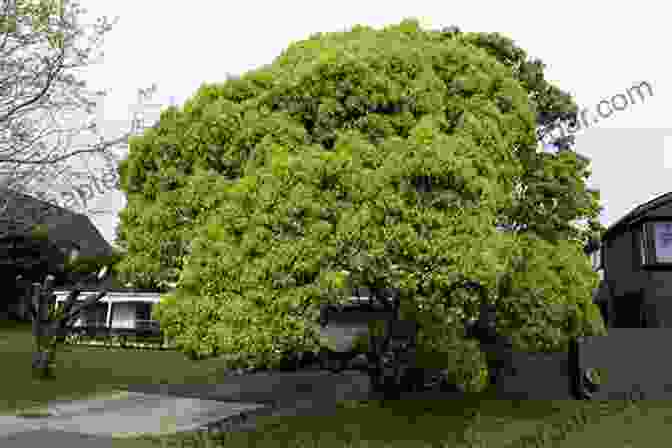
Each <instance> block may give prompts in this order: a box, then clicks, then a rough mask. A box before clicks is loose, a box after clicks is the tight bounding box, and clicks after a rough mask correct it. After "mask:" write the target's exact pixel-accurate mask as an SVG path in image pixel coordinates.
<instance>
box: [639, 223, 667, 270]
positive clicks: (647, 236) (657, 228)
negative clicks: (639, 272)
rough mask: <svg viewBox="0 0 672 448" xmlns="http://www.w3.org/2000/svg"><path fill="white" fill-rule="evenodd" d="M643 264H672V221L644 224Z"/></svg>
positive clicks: (642, 238) (642, 236)
mask: <svg viewBox="0 0 672 448" xmlns="http://www.w3.org/2000/svg"><path fill="white" fill-rule="evenodd" d="M640 248H641V257H642V265H645V266H652V265H669V266H672V221H653V222H646V223H644V224H643V225H642V232H641V241H640Z"/></svg>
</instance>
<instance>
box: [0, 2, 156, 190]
mask: <svg viewBox="0 0 672 448" xmlns="http://www.w3.org/2000/svg"><path fill="white" fill-rule="evenodd" d="M1 8H2V10H1V11H0V186H1V187H4V188H11V189H14V190H17V191H21V192H24V193H30V194H34V193H36V192H34V191H32V189H34V188H35V185H39V184H41V183H44V181H45V180H50V181H51V183H52V184H53V182H54V180H56V179H58V180H59V181H60V183H63V184H68V183H69V180H70V179H72V178H73V176H76V175H77V174H79V173H76V172H75V171H74V170H73V168H72V161H73V159H75V158H78V159H80V160H82V158H86V157H89V158H91V157H97V158H98V159H99V160H100V159H102V160H104V161H105V162H106V163H108V166H110V165H111V164H113V166H116V163H117V158H118V157H116V156H115V154H114V153H113V151H112V150H113V149H114V148H119V147H120V146H122V147H123V146H125V145H127V143H128V138H129V136H130V135H132V133H133V130H132V129H129V130H128V132H123V133H121V134H120V135H117V136H115V137H114V138H112V139H107V140H106V139H105V138H103V137H102V136H101V135H100V128H99V126H98V123H97V122H96V121H95V116H94V115H95V111H94V109H95V107H96V100H97V99H99V98H101V97H104V96H105V95H106V94H107V92H104V91H95V92H91V91H88V90H87V89H86V82H84V81H81V80H78V79H77V77H76V76H75V72H76V71H77V70H78V69H81V68H84V67H87V66H90V65H91V64H95V63H96V62H97V57H98V55H97V53H96V52H97V50H98V48H99V47H100V44H101V43H102V40H103V36H104V34H105V33H107V32H109V31H110V30H111V29H112V26H113V25H114V23H115V22H116V21H117V20H118V17H117V18H115V19H114V21H113V22H109V21H108V18H107V17H102V18H98V19H97V21H96V23H95V24H93V25H82V24H80V22H79V17H80V16H81V14H83V13H85V12H86V10H85V9H82V8H79V4H78V3H75V2H71V1H70V0H39V1H36V0H3V2H2V7H1ZM89 28H92V31H91V32H90V33H87V32H86V31H87V29H89ZM83 39H86V40H87V41H88V44H86V45H83V44H82V40H83ZM102 55H103V52H102V51H101V52H100V55H99V56H102ZM155 89H156V86H155V85H153V86H152V87H151V88H150V89H148V90H142V89H141V91H142V92H147V91H149V92H153V91H154V90H155ZM73 117H74V119H73ZM85 117H86V119H85ZM89 118H94V120H90V119H89ZM87 133H90V134H91V135H92V136H93V140H97V141H96V142H95V143H92V144H86V145H83V146H82V147H75V146H73V142H72V139H73V137H74V136H80V137H81V136H82V135H85V134H87ZM89 175H90V176H92V177H97V176H99V175H100V173H99V172H98V173H97V172H95V171H94V172H90V173H89ZM36 195H37V196H38V197H39V196H41V197H40V198H41V199H43V200H47V201H50V200H51V199H52V198H49V197H48V195H45V194H44V192H42V194H39V192H37V194H36Z"/></svg>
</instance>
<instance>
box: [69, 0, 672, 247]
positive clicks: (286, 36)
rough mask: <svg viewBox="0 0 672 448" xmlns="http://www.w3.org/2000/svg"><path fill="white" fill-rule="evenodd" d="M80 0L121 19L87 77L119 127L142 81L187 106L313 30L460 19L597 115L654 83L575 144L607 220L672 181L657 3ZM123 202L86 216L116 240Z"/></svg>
mask: <svg viewBox="0 0 672 448" xmlns="http://www.w3.org/2000/svg"><path fill="white" fill-rule="evenodd" d="M80 2H81V5H82V6H83V7H84V8H86V9H88V11H89V17H91V19H90V20H93V19H95V17H98V16H101V15H107V16H109V17H110V18H112V17H114V16H119V17H120V19H119V22H118V23H117V25H116V26H115V27H114V29H113V30H112V31H111V32H110V33H108V35H107V37H106V39H105V43H104V46H103V50H104V52H105V56H104V58H103V61H102V63H101V64H99V65H97V66H95V67H92V68H91V69H90V70H88V72H87V73H86V74H85V76H83V78H84V79H86V80H87V81H88V82H89V87H91V88H95V89H107V90H108V91H109V94H108V96H107V98H106V99H105V102H104V106H103V107H101V110H100V113H102V114H104V115H103V117H104V118H103V119H104V120H105V123H104V130H105V132H107V131H109V132H111V133H112V135H114V132H115V130H118V129H128V124H129V120H130V117H131V112H130V111H129V105H134V104H136V103H137V88H138V87H146V86H149V85H151V84H152V83H154V82H155V83H156V84H157V85H158V91H157V95H156V97H155V99H154V101H153V102H157V103H159V104H163V105H168V104H169V103H170V102H171V97H172V98H173V100H172V101H174V102H175V103H177V104H182V103H183V102H184V101H185V100H186V99H187V98H189V97H190V96H191V95H193V93H194V92H195V91H196V89H197V88H198V86H199V85H200V84H201V83H202V82H221V81H223V80H224V79H225V77H226V74H227V73H230V74H240V73H243V72H245V71H247V70H250V69H254V68H256V67H259V66H261V65H265V64H268V63H270V62H272V60H273V59H274V58H275V57H276V56H278V55H279V53H280V52H281V51H282V50H283V49H284V48H286V47H287V46H288V44H289V43H290V42H292V41H297V40H301V39H304V38H307V37H308V36H309V35H310V34H311V33H314V32H318V31H322V32H325V31H339V30H344V29H346V28H349V27H351V26H352V25H355V24H363V25H370V26H373V27H376V28H378V27H381V26H383V25H387V24H392V23H398V22H399V21H401V20H402V19H403V18H405V17H418V18H419V19H421V20H422V21H424V24H425V25H426V26H428V27H431V28H441V27H444V26H450V25H457V26H458V27H460V29H462V30H463V31H485V32H495V31H498V32H501V33H503V34H505V35H507V36H509V37H510V38H512V39H514V40H515V41H516V42H517V43H518V45H520V46H521V47H522V48H524V49H525V50H526V51H527V52H528V55H529V56H532V57H539V58H541V59H542V60H543V61H544V62H545V63H546V65H547V68H546V76H547V79H549V80H551V81H553V82H555V83H556V84H557V85H558V86H559V87H560V88H562V89H563V90H566V91H568V92H570V93H571V94H572V95H573V96H574V97H575V99H576V102H577V103H578V104H579V106H580V107H582V108H587V109H589V110H590V111H591V114H594V113H595V112H594V111H595V108H596V106H597V104H598V102H599V101H601V100H603V99H606V100H609V99H610V98H611V97H612V96H613V95H616V94H619V93H624V94H626V95H627V93H626V89H628V88H630V87H632V86H633V85H635V84H639V83H640V82H642V81H647V82H649V83H650V85H651V86H652V89H653V96H652V97H649V96H647V97H646V98H645V99H644V100H641V99H640V98H639V97H638V96H637V95H636V94H635V98H636V102H637V103H636V104H629V105H628V106H627V107H626V108H625V109H624V110H622V111H617V112H614V113H613V115H612V116H611V117H609V118H603V119H601V120H600V121H599V123H595V124H592V125H591V127H590V128H588V129H586V130H582V131H580V132H579V133H577V134H576V135H577V137H576V142H577V144H576V146H575V150H576V151H577V152H579V153H582V154H584V155H586V156H588V157H590V158H591V160H592V172H593V175H592V177H591V178H590V179H589V186H590V187H593V188H599V189H600V190H601V193H602V205H603V206H604V207H605V209H604V211H603V213H602V215H601V221H602V223H603V224H605V225H610V224H612V223H613V222H614V221H615V220H616V219H618V218H620V217H621V216H622V215H624V214H625V213H627V212H628V211H630V210H631V209H632V208H634V207H635V206H637V205H638V204H640V203H642V202H645V201H648V200H650V199H652V198H653V197H655V196H657V195H660V194H663V193H666V192H668V191H670V189H671V188H670V182H669V178H670V174H672V131H671V130H670V125H669V114H668V113H667V110H668V109H667V107H666V100H668V99H670V98H671V97H672V95H671V89H670V86H669V82H668V80H670V79H672V76H671V75H672V73H671V72H672V65H671V64H669V58H668V51H669V50H668V49H667V48H668V47H667V45H666V43H669V42H670V41H671V40H670V37H671V36H670V34H672V33H671V32H670V31H669V30H670V26H669V14H667V12H668V11H667V10H666V8H665V7H664V6H661V5H664V3H662V2H660V3H658V2H653V1H639V2H635V3H632V2H622V3H621V2H607V1H596V2H586V1H582V2H578V1H565V2H562V3H555V4H551V3H548V4H546V3H544V4H542V3H539V2H537V1H535V2H532V1H520V0H519V1H516V2H500V1H496V2H495V1H493V2H487V4H484V2H459V3H455V2H449V1H442V2H438V1H425V0H416V1H412V2H398V3H396V2H389V1H385V2H383V1H380V0H371V1H367V2H362V1H358V2H351V1H349V0H341V1H338V2H315V1H311V2H307V1H292V0H289V1H284V2H264V3H263V4H262V3H259V2H250V3H247V2H233V3H230V2H222V1H214V0H210V1H207V0H191V1H190V2H181V1H180V2H178V1H166V0H163V1H158V0H143V1H129V0H115V1H114V2H111V1H103V0H80ZM665 36H667V37H665ZM622 104H623V103H622V102H619V103H617V106H620V105H622ZM666 136H667V138H666ZM124 201H125V200H124V198H123V195H122V194H121V193H120V192H110V193H107V194H104V195H102V196H99V197H98V199H97V201H96V202H95V204H94V206H95V207H97V208H104V209H105V210H107V211H108V213H109V214H107V215H92V216H91V218H92V220H93V221H94V223H95V224H96V225H97V226H98V228H99V229H100V230H101V232H102V234H103V236H104V237H105V238H106V239H107V240H108V241H109V242H112V240H113V239H114V226H115V225H116V224H117V222H118V219H117V216H116V213H117V212H118V211H119V210H120V209H121V208H122V207H123V205H124Z"/></svg>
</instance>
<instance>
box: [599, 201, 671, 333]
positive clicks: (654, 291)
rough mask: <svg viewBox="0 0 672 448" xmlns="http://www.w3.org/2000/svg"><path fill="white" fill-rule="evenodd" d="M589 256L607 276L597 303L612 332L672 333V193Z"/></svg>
mask: <svg viewBox="0 0 672 448" xmlns="http://www.w3.org/2000/svg"><path fill="white" fill-rule="evenodd" d="M586 252H588V253H589V254H591V256H592V257H593V268H594V269H595V270H596V271H603V274H602V278H603V280H602V282H601V284H600V287H599V289H598V290H597V291H596V293H595V295H594V300H595V303H597V304H598V305H599V306H600V309H601V310H602V314H603V317H604V318H605V323H606V325H607V327H608V328H668V327H672V193H666V194H664V195H661V196H659V197H657V198H655V199H653V200H651V201H649V202H646V203H645V204H642V205H640V206H639V207H637V208H635V209H634V210H632V211H631V212H630V213H628V214H627V215H625V216H624V217H623V218H621V219H619V220H618V221H617V222H616V223H615V224H613V225H612V226H611V227H609V228H608V229H607V230H606V232H605V233H604V235H603V236H602V239H601V241H600V243H599V246H598V245H594V246H593V247H586Z"/></svg>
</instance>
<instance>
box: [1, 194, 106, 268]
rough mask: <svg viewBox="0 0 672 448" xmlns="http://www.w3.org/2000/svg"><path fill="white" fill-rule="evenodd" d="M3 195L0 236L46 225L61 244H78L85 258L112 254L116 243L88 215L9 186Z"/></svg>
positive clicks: (50, 235)
mask: <svg viewBox="0 0 672 448" xmlns="http://www.w3.org/2000/svg"><path fill="white" fill-rule="evenodd" d="M0 195H1V198H0V210H2V212H1V213H0V237H4V236H8V235H12V234H13V235H17V234H22V233H23V234H25V231H26V229H27V228H28V227H27V225H30V224H43V225H44V226H45V227H46V228H47V232H48V235H49V240H50V241H52V242H53V243H54V244H55V245H56V246H58V247H70V246H74V247H77V248H78V249H79V253H80V255H81V256H83V257H95V256H100V255H105V256H109V255H112V253H113V252H112V246H111V245H110V244H109V243H108V242H107V241H105V238H103V236H102V235H101V234H100V232H99V231H98V229H97V228H96V226H94V225H93V223H92V222H91V220H90V219H89V218H88V217H87V216H85V215H81V214H79V213H75V212H73V211H72V210H69V209H67V208H63V207H59V206H57V205H53V204H50V203H48V202H46V201H42V200H40V199H37V198H34V197H32V196H29V195H27V194H23V193H20V192H17V191H14V190H10V189H7V188H4V189H0Z"/></svg>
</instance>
